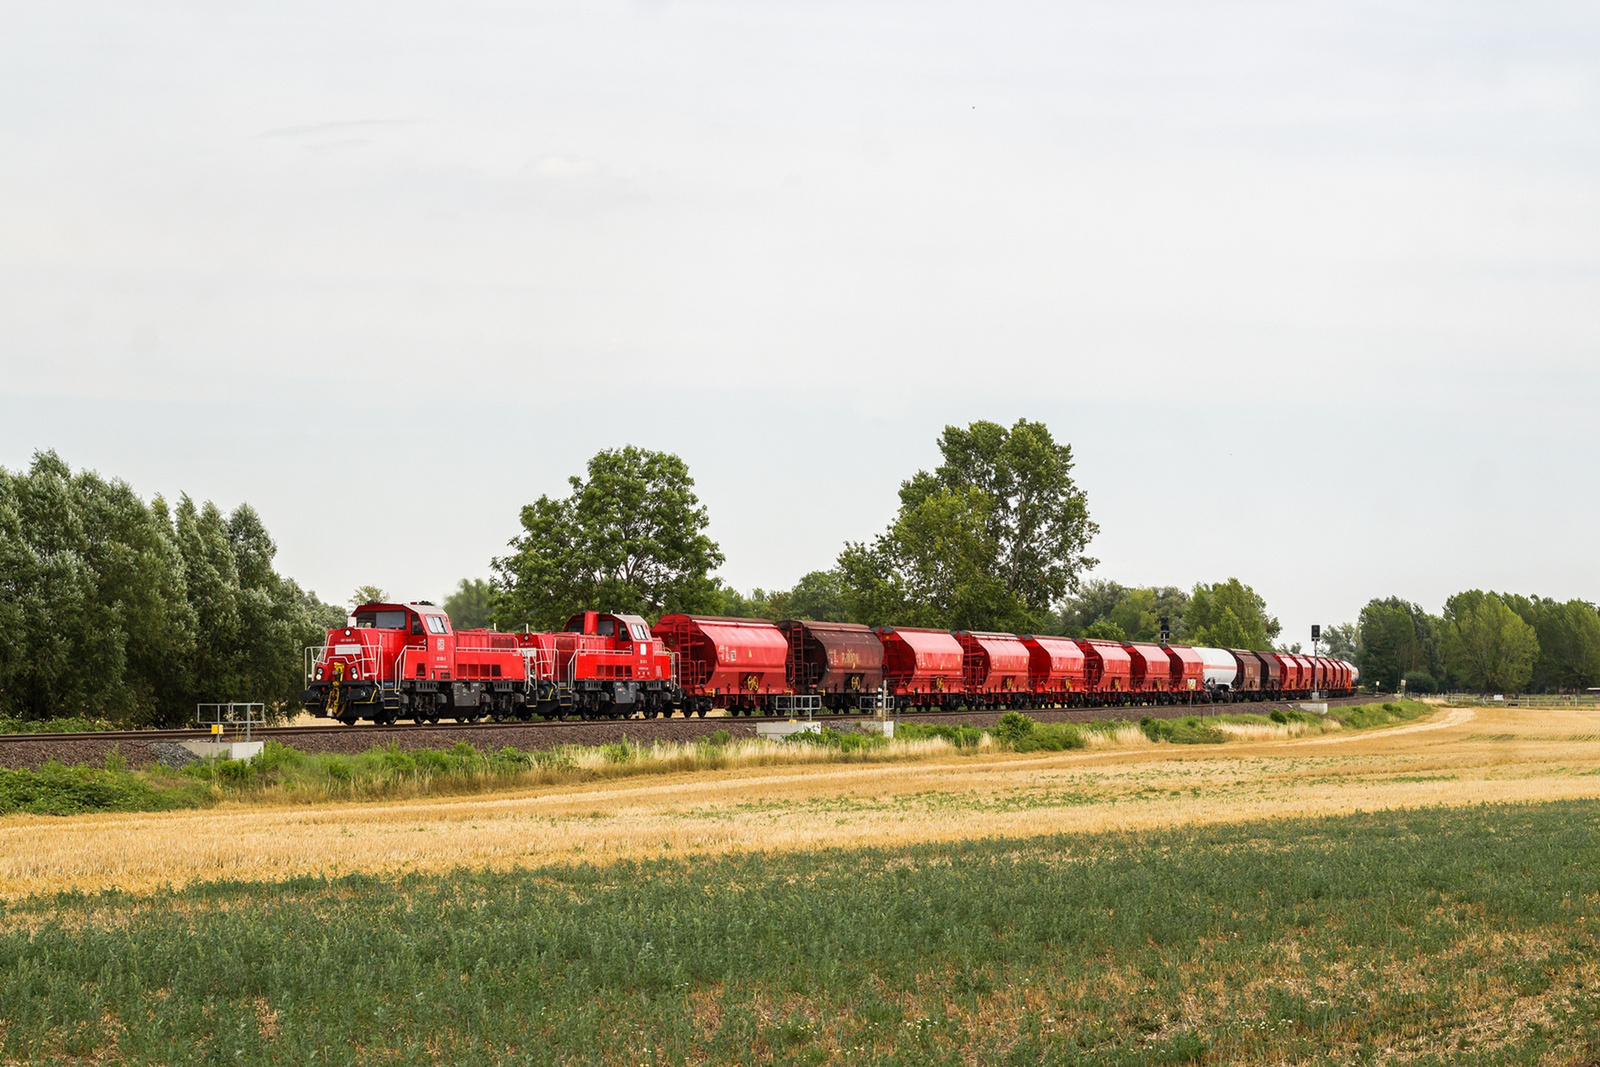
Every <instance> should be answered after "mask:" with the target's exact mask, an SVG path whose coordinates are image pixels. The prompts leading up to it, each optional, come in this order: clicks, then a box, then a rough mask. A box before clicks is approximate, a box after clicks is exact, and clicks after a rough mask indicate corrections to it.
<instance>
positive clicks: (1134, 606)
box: [1107, 585, 1190, 641]
mask: <svg viewBox="0 0 1600 1067" xmlns="http://www.w3.org/2000/svg"><path fill="white" fill-rule="evenodd" d="M1189 605H1190V599H1189V594H1188V593H1185V592H1184V591H1183V590H1182V589H1179V588H1178V587H1177V586H1174V585H1163V586H1140V587H1138V588H1136V589H1129V590H1128V591H1127V595H1126V596H1125V597H1123V599H1122V602H1121V603H1120V604H1118V605H1117V606H1116V607H1114V608H1112V609H1111V613H1110V615H1108V616H1107V618H1108V619H1109V620H1110V621H1111V622H1113V623H1115V624H1116V625H1117V626H1118V627H1120V628H1121V630H1122V631H1123V633H1125V634H1127V635H1128V637H1127V638H1126V640H1129V641H1159V640H1161V620H1162V619H1166V620H1167V632H1168V637H1169V639H1170V640H1173V641H1186V640H1188V639H1189V637H1190V635H1189V632H1188V627H1187V624H1186V623H1185V621H1184V616H1185V614H1186V613H1187V611H1188V610H1189Z"/></svg>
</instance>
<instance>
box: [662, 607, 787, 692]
mask: <svg viewBox="0 0 1600 1067" xmlns="http://www.w3.org/2000/svg"><path fill="white" fill-rule="evenodd" d="M655 635H656V636H657V637H659V638H660V639H661V640H663V641H664V642H666V646H667V648H668V649H669V650H670V651H671V652H673V653H674V654H676V655H677V657H678V685H679V687H680V688H681V689H682V691H683V709H684V713H685V714H688V713H689V712H690V711H691V710H692V711H693V712H694V713H695V714H698V715H704V714H705V713H706V712H707V711H709V710H711V709H712V708H714V707H716V708H726V709H728V710H729V711H731V712H733V713H734V714H740V713H743V714H746V715H751V714H755V713H756V712H758V711H764V710H765V709H766V707H767V705H768V703H770V698H772V697H774V696H782V695H784V694H786V693H788V691H789V680H788V677H787V667H788V662H789V642H788V641H787V640H786V639H785V638H784V636H783V631H781V630H779V629H778V628H777V627H776V626H774V625H772V623H770V622H768V621H767V620H765V619H727V618H721V617H711V616H699V615H663V616H662V617H661V621H660V622H658V623H656V627H655Z"/></svg>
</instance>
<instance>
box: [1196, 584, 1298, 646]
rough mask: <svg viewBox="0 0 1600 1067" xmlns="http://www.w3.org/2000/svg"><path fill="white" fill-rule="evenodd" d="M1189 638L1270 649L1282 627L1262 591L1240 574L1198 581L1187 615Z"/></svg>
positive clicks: (1225, 644) (1198, 640) (1216, 644)
mask: <svg viewBox="0 0 1600 1067" xmlns="http://www.w3.org/2000/svg"><path fill="white" fill-rule="evenodd" d="M1184 626H1185V628H1186V630H1187V631H1188V640H1189V641H1190V642H1191V643H1192V644H1196V645H1207V646H1211V647H1215V648H1244V649H1257V650H1260V651H1267V650H1269V649H1271V648H1272V642H1273V640H1274V639H1275V638H1277V636H1278V634H1279V633H1280V632H1281V631H1282V629H1283V627H1282V626H1280V625H1279V624H1278V620H1277V619H1276V618H1275V617H1274V616H1272V615H1270V614H1268V613H1267V602H1266V600H1265V599H1263V598H1262V596H1261V594H1259V593H1257V592H1256V591H1255V590H1254V589H1252V588H1250V587H1249V586H1248V585H1245V584H1244V583H1243V582H1241V581H1240V580H1239V579H1237V578H1229V579H1228V580H1227V581H1225V582H1217V583H1216V584H1214V585H1206V584H1205V583H1203V582H1202V583H1198V584H1196V585H1195V587H1194V593H1193V594H1192V595H1191V596H1190V598H1189V608H1188V611H1187V612H1186V613H1185V616H1184Z"/></svg>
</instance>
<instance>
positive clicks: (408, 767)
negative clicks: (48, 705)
mask: <svg viewBox="0 0 1600 1067" xmlns="http://www.w3.org/2000/svg"><path fill="white" fill-rule="evenodd" d="M1425 710H1427V705H1424V704H1420V703H1415V702H1406V703H1403V704H1396V703H1390V704H1383V705H1368V706H1364V707H1360V708H1355V709H1342V710H1341V712H1340V714H1339V715H1338V716H1331V715H1330V716H1327V717H1321V716H1315V715H1308V714H1304V713H1301V712H1276V711H1275V712H1273V713H1272V715H1271V716H1267V715H1249V714H1235V715H1218V716H1205V717H1200V716H1190V717H1187V718H1183V719H1145V720H1144V721H1143V722H1142V723H1140V724H1138V725H1137V726H1135V724H1132V723H1128V722H1091V723H1085V724H1081V725H1080V724H1071V723H1040V722H1036V721H1035V720H1033V719H1032V718H1030V717H1029V716H1027V715H1023V714H1020V713H1018V712H1007V713H1006V714H1005V715H1003V716H1001V718H1000V721H999V722H998V723H997V724H996V725H995V726H993V727H992V728H990V729H987V730H983V729H977V728H975V727H971V726H962V725H948V724H943V723H935V724H929V723H918V722H905V723H901V724H899V729H898V734H897V736H896V737H895V738H894V739H893V740H885V739H884V738H881V737H872V736H866V735H862V734H857V733H845V732H839V731H835V730H832V729H828V728H824V729H823V730H822V731H821V732H820V733H816V734H794V735H792V736H791V737H790V738H789V739H788V740H787V741H764V740H742V739H741V740H736V739H734V738H732V737H730V736H729V734H728V733H727V731H724V730H719V731H717V733H716V734H714V735H713V736H711V737H708V738H706V739H703V740H701V741H697V742H660V743H655V744H648V745H641V744H634V743H631V742H627V741H621V742H615V743H612V744H606V745H598V746H577V745H569V746H563V747H561V748H556V749H551V750H546V751H528V752H524V751H520V750H518V749H515V748H509V747H507V748H503V749H501V750H499V751H482V750H479V749H476V748H473V747H472V746H471V745H468V744H466V743H464V742H463V743H458V744H457V745H456V746H455V747H454V748H450V749H442V750H441V749H402V748H400V747H398V746H397V745H389V746H387V747H378V748H372V749H369V750H368V751H366V752H363V753H360V754H358V755H353V756H348V755H337V754H312V753H307V752H303V751H300V750H299V749H296V748H293V747H291V746H288V745H283V744H280V743H278V742H276V741H268V742H267V744H266V748H265V750H264V751H263V752H262V754H261V755H260V756H257V757H255V758H254V759H250V760H218V761H216V762H213V763H194V764H190V765H189V766H188V767H186V768H184V769H183V770H182V771H181V772H180V771H170V770H166V769H162V768H153V769H150V770H140V771H127V770H124V769H123V768H122V764H121V762H120V759H119V758H117V757H115V756H113V757H111V758H109V759H108V761H107V766H106V768H105V769H103V770H102V769H100V768H90V767H70V768H69V767H62V766H60V765H58V764H51V765H48V766H46V767H44V768H42V769H41V770H38V771H0V815H4V814H13V813H32V814H41V815H77V814H82V813H85V812H90V811H163V810H168V809H172V808H185V807H203V806H207V805H210V804H216V803H219V802H221V801H224V800H244V801H257V802H276V803H299V804H314V803H321V802H327V801H348V800H393V799H403V798H406V797H415V796H438V795H468V794H475V793H483V792H490V791H494V790H503V789H515V788H529V787H534V786H541V785H561V784H567V783H575V782H584V781H596V780H602V779H608V778H620V777H631V776H636V775H643V774H669V773H673V772H679V771H706V770H727V769H733V768H739V767H760V766H781V765H795V764H803V763H856V762H888V761H895V760H909V759H926V758H930V757H935V756H948V755H952V754H956V753H967V754H971V753H976V752H978V751H980V750H984V751H989V750H995V749H998V750H1003V751H1013V752H1064V751H1070V750H1074V749H1081V748H1085V747H1088V746H1090V745H1096V746H1106V745H1112V746H1116V745H1124V746H1125V745H1136V744H1152V743H1154V744H1167V743H1170V744H1222V743H1225V742H1228V741H1239V740H1251V741H1255V740H1267V739H1272V738H1283V737H1293V736H1299V735H1301V734H1305V733H1310V732H1325V731H1328V730H1339V729H1346V728H1371V727H1376V726H1382V725H1390V724H1393V723H1398V722H1409V721H1411V720H1412V719H1414V718H1416V717H1417V715H1419V714H1421V713H1422V712H1423V711H1425Z"/></svg>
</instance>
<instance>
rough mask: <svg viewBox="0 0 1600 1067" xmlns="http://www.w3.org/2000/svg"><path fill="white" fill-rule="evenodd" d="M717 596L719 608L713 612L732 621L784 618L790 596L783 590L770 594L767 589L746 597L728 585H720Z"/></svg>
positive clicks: (715, 608) (753, 591)
mask: <svg viewBox="0 0 1600 1067" xmlns="http://www.w3.org/2000/svg"><path fill="white" fill-rule="evenodd" d="M717 596H718V606H716V607H714V608H712V609H711V610H712V611H714V612H716V613H717V614H718V615H724V616H726V617H728V618H730V619H769V620H776V619H779V618H783V617H785V615H784V612H785V611H786V610H787V605H788V602H789V594H788V593H785V592H782V591H781V590H773V591H772V592H770V593H769V592H767V591H766V590H765V589H761V588H756V589H752V590H750V595H749V596H745V595H744V594H743V593H741V592H739V590H737V589H735V588H733V587H732V586H728V585H719V587H718V589H717Z"/></svg>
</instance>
